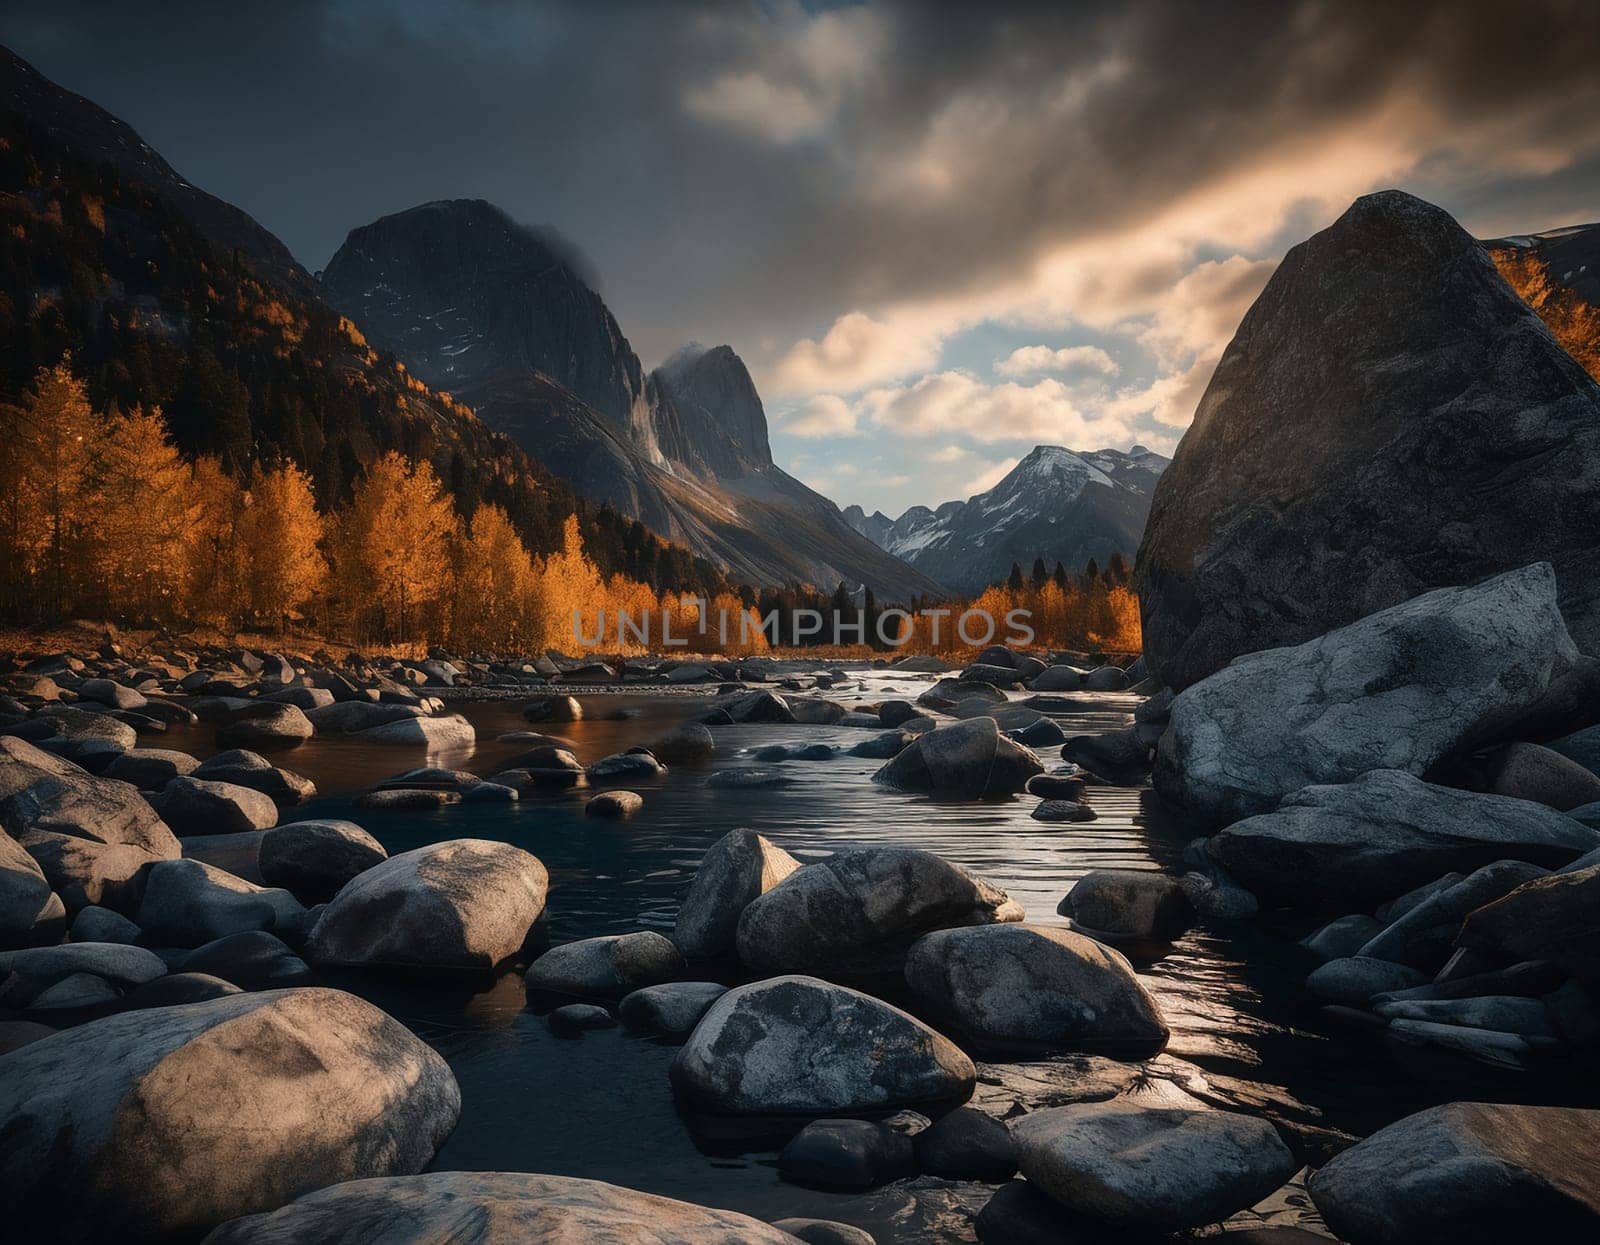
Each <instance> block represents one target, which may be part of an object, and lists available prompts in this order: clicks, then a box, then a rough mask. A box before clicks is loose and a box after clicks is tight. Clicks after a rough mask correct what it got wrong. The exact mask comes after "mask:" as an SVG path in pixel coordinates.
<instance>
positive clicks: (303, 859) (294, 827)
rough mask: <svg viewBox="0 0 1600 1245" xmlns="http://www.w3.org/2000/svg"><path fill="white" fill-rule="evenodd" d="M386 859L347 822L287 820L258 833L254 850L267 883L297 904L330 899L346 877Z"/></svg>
mask: <svg viewBox="0 0 1600 1245" xmlns="http://www.w3.org/2000/svg"><path fill="white" fill-rule="evenodd" d="M388 858H389V853H388V852H386V851H384V850H383V845H382V844H381V843H379V842H378V840H377V839H375V838H373V837H372V836H371V835H370V834H368V833H367V832H366V831H365V830H363V829H362V828H361V827H360V826H358V825H356V824H355V822H353V821H293V822H290V823H289V824H288V825H285V826H278V827H276V828H275V829H272V830H268V831H267V832H266V833H265V834H263V835H262V836H261V845H260V847H259V848H258V849H257V852H256V861H257V867H258V868H259V869H260V871H261V877H262V879H263V880H264V881H265V882H266V883H267V885H268V886H281V887H283V888H284V889H285V890H288V891H292V892H293V893H294V895H295V897H296V898H297V899H299V900H300V901H301V902H302V903H323V902H326V901H327V900H329V899H332V898H333V897H334V896H335V895H337V894H338V893H339V891H340V890H341V889H342V888H343V886H344V884H345V883H346V882H348V881H350V879H351V878H354V877H356V876H357V875H358V874H361V873H364V872H366V871H367V870H368V869H370V868H372V867H373V866H374V865H377V864H382V863H383V862H384V861H385V860H387V859H388Z"/></svg>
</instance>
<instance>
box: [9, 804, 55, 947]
mask: <svg viewBox="0 0 1600 1245" xmlns="http://www.w3.org/2000/svg"><path fill="white" fill-rule="evenodd" d="M66 927H67V909H66V905H65V904H63V903H62V902H61V896H59V895H57V894H56V893H55V892H54V891H53V890H51V889H50V883H49V881H48V880H47V879H46V878H45V876H44V871H43V870H42V869H40V868H39V862H38V861H36V860H34V858H33V857H32V856H30V855H28V853H27V851H26V850H24V848H23V846H22V844H20V843H18V842H17V841H16V840H15V839H14V838H12V837H11V836H10V835H9V834H7V833H6V832H5V831H4V830H0V951H7V950H10V949H11V948H13V947H31V946H34V945H35V944H37V943H50V942H60V941H61V934H62V931H64V930H65V929H66Z"/></svg>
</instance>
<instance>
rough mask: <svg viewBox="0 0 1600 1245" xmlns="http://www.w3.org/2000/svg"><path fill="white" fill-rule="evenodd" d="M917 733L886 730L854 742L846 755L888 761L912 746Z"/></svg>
mask: <svg viewBox="0 0 1600 1245" xmlns="http://www.w3.org/2000/svg"><path fill="white" fill-rule="evenodd" d="M916 737H917V736H916V734H915V733H914V732H912V731H907V730H893V731H884V732H882V733H881V734H877V735H874V736H873V737H872V738H871V739H863V740H862V741H861V742H860V743H858V744H852V745H851V746H850V747H849V748H848V749H846V755H848V756H853V757H865V758H867V759H868V760H873V761H886V760H888V759H889V758H890V757H893V756H898V755H899V754H900V753H901V752H902V751H904V750H905V749H906V748H908V747H910V746H911V743H912V741H913V740H914V739H916Z"/></svg>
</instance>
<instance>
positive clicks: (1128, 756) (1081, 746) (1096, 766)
mask: <svg viewBox="0 0 1600 1245" xmlns="http://www.w3.org/2000/svg"><path fill="white" fill-rule="evenodd" d="M1061 758H1062V760H1064V761H1071V762H1072V763H1073V764H1074V765H1077V766H1079V767H1080V768H1082V769H1085V770H1087V771H1089V773H1091V774H1093V775H1095V776H1096V777H1098V778H1100V779H1102V780H1104V781H1105V782H1108V783H1111V784H1112V785H1114V786H1118V787H1139V786H1143V785H1144V781H1145V779H1146V778H1147V777H1149V774H1150V745H1149V744H1148V743H1146V742H1145V740H1144V738H1143V737H1142V736H1141V735H1140V734H1139V732H1138V731H1137V730H1135V729H1129V730H1122V731H1105V732H1102V733H1101V734H1099V735H1074V736H1072V737H1071V738H1070V739H1068V740H1067V741H1066V742H1065V743H1064V744H1062V745H1061Z"/></svg>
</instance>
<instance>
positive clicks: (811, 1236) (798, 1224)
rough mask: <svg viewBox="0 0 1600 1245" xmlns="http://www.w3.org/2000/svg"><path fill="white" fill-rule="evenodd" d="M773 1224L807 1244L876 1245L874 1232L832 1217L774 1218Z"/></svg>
mask: <svg viewBox="0 0 1600 1245" xmlns="http://www.w3.org/2000/svg"><path fill="white" fill-rule="evenodd" d="M772 1226H773V1227H774V1228H777V1229H778V1230H779V1231H781V1232H787V1233H788V1234H789V1235H790V1236H792V1237H794V1238H795V1239H796V1240H799V1241H804V1242H805V1245H875V1242H874V1241H873V1237H872V1233H870V1232H868V1231H867V1230H866V1229H865V1228H858V1227H856V1226H855V1225H854V1224H849V1223H838V1222H835V1221H834V1220H832V1219H805V1218H794V1217H791V1218H788V1219H774V1220H773V1221H772Z"/></svg>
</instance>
